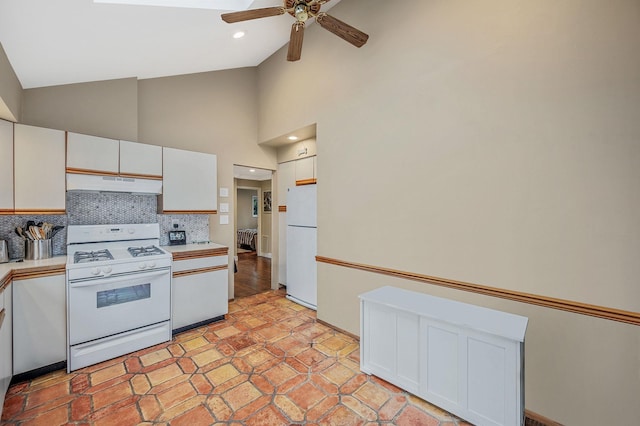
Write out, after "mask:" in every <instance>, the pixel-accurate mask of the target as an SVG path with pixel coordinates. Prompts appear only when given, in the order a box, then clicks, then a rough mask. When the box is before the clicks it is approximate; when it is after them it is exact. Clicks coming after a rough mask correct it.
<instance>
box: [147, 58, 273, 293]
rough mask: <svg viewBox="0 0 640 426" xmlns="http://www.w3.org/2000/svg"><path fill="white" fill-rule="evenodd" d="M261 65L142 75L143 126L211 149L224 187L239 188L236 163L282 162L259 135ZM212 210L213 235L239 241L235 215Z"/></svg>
mask: <svg viewBox="0 0 640 426" xmlns="http://www.w3.org/2000/svg"><path fill="white" fill-rule="evenodd" d="M256 85H257V70H256V69H255V68H242V69H235V70H229V71H218V72H209V73H199V74H190V75H183V76H176V77H165V78H155V79H149V80H140V81H139V84H138V95H139V97H138V132H139V140H140V141H141V142H145V143H152V144H159V145H163V146H172V147H176V148H181V149H188V150H192V151H200V152H210V153H213V154H216V155H217V158H218V187H226V188H229V191H230V195H231V197H232V198H231V199H229V200H228V201H229V202H231V200H232V199H233V198H234V197H235V194H233V192H232V191H233V189H234V177H233V165H234V164H248V165H252V166H255V167H261V168H265V169H275V168H276V155H275V150H274V149H273V148H269V147H259V146H257V144H256V141H257V124H256V123H257V86H256ZM218 216H219V214H218V215H212V216H210V220H209V225H210V227H209V229H210V233H211V240H212V241H215V242H217V243H220V244H224V245H226V246H228V247H230V248H232V247H234V244H235V231H234V229H235V218H234V215H233V214H230V215H229V219H230V221H229V224H228V225H220V221H219V217H218ZM230 257H231V259H230V268H229V296H230V297H233V279H234V276H233V263H232V261H233V257H232V256H230Z"/></svg>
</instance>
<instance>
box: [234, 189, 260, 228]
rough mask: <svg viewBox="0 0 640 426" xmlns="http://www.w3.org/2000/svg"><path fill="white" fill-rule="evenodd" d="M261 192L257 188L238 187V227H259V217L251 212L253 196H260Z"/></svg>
mask: <svg viewBox="0 0 640 426" xmlns="http://www.w3.org/2000/svg"><path fill="white" fill-rule="evenodd" d="M259 192H260V191H259V190H255V189H243V188H238V192H237V194H238V195H237V198H236V218H237V221H238V223H237V228H238V229H246V228H251V229H257V228H258V218H257V217H253V216H252V212H251V208H252V205H251V204H252V203H251V201H252V200H251V197H252V196H254V195H255V196H258V193H259Z"/></svg>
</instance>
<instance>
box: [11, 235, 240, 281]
mask: <svg viewBox="0 0 640 426" xmlns="http://www.w3.org/2000/svg"><path fill="white" fill-rule="evenodd" d="M162 248H163V249H165V250H166V251H168V252H169V253H172V254H173V259H174V260H179V259H181V258H189V257H191V255H196V257H198V256H225V255H227V254H228V252H229V248H228V247H227V246H224V245H222V244H216V243H211V242H208V243H196V244H185V245H183V246H162ZM66 264H67V255H61V256H54V257H51V258H49V259H41V260H24V261H22V262H9V263H0V290H2V289H3V288H4V287H6V286H7V285H9V283H10V282H11V280H12V279H13V278H14V277H15V276H24V275H25V274H28V273H29V272H34V273H39V272H46V271H51V272H61V273H64V272H65V269H66Z"/></svg>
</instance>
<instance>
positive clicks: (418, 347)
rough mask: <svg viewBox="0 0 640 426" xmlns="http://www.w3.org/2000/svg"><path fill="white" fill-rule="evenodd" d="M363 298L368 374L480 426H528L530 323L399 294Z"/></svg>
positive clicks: (380, 292) (384, 291)
mask: <svg viewBox="0 0 640 426" xmlns="http://www.w3.org/2000/svg"><path fill="white" fill-rule="evenodd" d="M359 297H360V369H361V370H362V371H363V372H364V373H367V374H373V375H376V376H378V377H380V378H382V379H384V380H386V381H388V382H390V383H393V384H394V385H396V386H399V387H401V388H403V389H405V390H407V391H408V392H411V393H413V394H414V395H416V396H419V397H420V398H423V399H425V400H427V401H429V402H431V403H433V404H435V405H437V406H439V407H441V408H443V409H445V410H447V411H449V412H450V413H452V414H455V415H457V416H459V417H461V418H462V419H464V420H467V421H469V422H471V423H473V424H475V425H479V426H482V425H490V426H516V425H518V426H519V425H524V335H525V331H526V328H527V322H528V319H527V318H526V317H522V316H518V315H513V314H509V313H506V312H500V311H496V310H492V309H487V308H483V307H480V306H475V305H470V304H466V303H461V302H456V301H453V300H449V299H443V298H440V297H434V296H430V295H427V294H423V293H416V292H412V291H407V290H403V289H399V288H395V287H382V288H379V289H376V290H373V291H370V292H367V293H364V294H361V295H360V296H359Z"/></svg>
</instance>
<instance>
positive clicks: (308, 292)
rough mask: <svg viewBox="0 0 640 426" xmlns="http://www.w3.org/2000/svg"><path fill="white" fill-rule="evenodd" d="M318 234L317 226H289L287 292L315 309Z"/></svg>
mask: <svg viewBox="0 0 640 426" xmlns="http://www.w3.org/2000/svg"><path fill="white" fill-rule="evenodd" d="M287 214H288V213H287ZM317 235H318V233H317V229H316V228H305V227H298V226H287V294H288V295H289V296H291V297H293V298H295V299H298V300H299V301H301V302H303V304H306V305H309V307H312V308H314V309H315V307H316V306H317V304H318V294H317V266H316V253H317V245H318V243H317Z"/></svg>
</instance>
